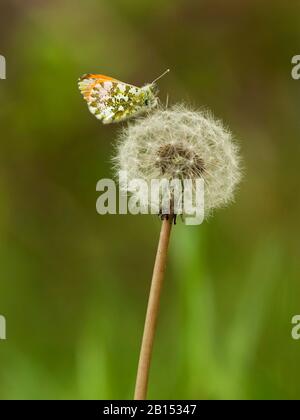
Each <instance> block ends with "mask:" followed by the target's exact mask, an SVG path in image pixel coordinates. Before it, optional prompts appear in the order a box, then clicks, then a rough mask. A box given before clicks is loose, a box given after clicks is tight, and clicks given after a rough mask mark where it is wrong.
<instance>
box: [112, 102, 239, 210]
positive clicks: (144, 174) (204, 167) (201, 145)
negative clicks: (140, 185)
mask: <svg viewBox="0 0 300 420" xmlns="http://www.w3.org/2000/svg"><path fill="white" fill-rule="evenodd" d="M114 162H115V169H116V170H117V171H126V172H127V177H128V180H129V181H131V180H134V179H143V180H145V181H146V182H147V183H148V184H149V185H150V183H151V180H153V179H168V180H169V181H171V180H173V179H181V180H184V179H192V180H195V179H198V178H202V179H203V180H204V211H205V216H208V215H209V214H210V213H211V211H212V210H213V209H216V208H219V207H222V206H225V205H227V204H228V203H229V202H231V201H232V199H233V197H234V191H235V188H236V186H237V184H238V183H239V181H240V179H241V169H240V157H239V148H238V146H237V144H236V143H235V141H234V139H233V137H232V134H231V132H230V131H229V130H228V129H227V128H225V127H224V125H223V124H222V122H221V121H219V120H216V119H215V118H213V116H212V115H211V114H210V113H209V112H207V111H193V110H190V109H189V108H187V107H186V106H185V105H176V106H174V107H172V108H169V109H160V108H158V109H156V110H155V111H153V112H152V113H149V114H148V115H147V116H145V117H144V118H140V119H137V120H136V121H135V122H131V123H129V125H128V126H127V127H125V128H123V130H122V131H121V133H120V136H119V141H118V144H117V153H116V156H115V158H114ZM121 188H122V185H121ZM134 193H135V192H134V191H132V194H133V195H134ZM147 199H148V197H145V202H146V201H147Z"/></svg>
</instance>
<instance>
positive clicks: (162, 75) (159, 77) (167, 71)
mask: <svg viewBox="0 0 300 420" xmlns="http://www.w3.org/2000/svg"><path fill="white" fill-rule="evenodd" d="M169 72H170V69H167V70H166V71H164V72H163V74H161V75H160V76H158V77H157V78H156V79H155V80H153V82H152V83H151V84H152V85H153V84H154V83H156V82H157V81H158V80H159V79H161V78H162V77H164V76H165V75H166V74H168V73H169Z"/></svg>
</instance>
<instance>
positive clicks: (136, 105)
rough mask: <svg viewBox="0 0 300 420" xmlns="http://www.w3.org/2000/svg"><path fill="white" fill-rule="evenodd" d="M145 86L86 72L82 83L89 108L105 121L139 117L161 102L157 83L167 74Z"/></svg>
mask: <svg viewBox="0 0 300 420" xmlns="http://www.w3.org/2000/svg"><path fill="white" fill-rule="evenodd" d="M168 72H169V70H166V71H165V72H164V73H163V74H162V75H161V76H159V77H158V78H157V79H155V80H154V81H153V82H152V83H149V84H147V85H145V86H143V87H137V86H133V85H130V84H128V83H124V82H121V81H120V80H117V79H114V78H112V77H108V76H104V75H102V74H85V75H84V76H82V77H81V78H80V79H79V81H78V87H79V90H80V91H81V93H82V95H83V97H84V99H85V100H86V102H87V104H88V108H89V110H90V112H91V113H92V114H94V115H95V117H96V118H98V119H99V120H100V121H102V123H103V124H110V123H113V122H119V121H123V120H126V119H128V118H131V117H135V116H137V115H139V114H141V113H143V112H146V111H147V110H150V109H151V108H154V107H155V106H157V105H158V97H157V92H156V85H155V83H156V82H157V81H158V80H159V79H160V78H161V77H163V76H164V75H165V74H167V73H168Z"/></svg>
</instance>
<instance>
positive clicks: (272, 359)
mask: <svg viewBox="0 0 300 420" xmlns="http://www.w3.org/2000/svg"><path fill="white" fill-rule="evenodd" d="M299 13H300V4H299V2H288V1H284V0H281V1H273V2H270V1H266V2H262V1H259V0H244V1H242V2H241V1H238V0H227V1H226V2H225V1H217V0H188V1H187V0H165V1H158V0H142V1H138V0H132V1H125V0H114V1H110V0H98V1H96V0H85V1H79V0H73V1H71V0H61V1H57V0H56V1H49V0H48V1H47V0H42V1H35V0H31V1H26V2H24V1H21V0H19V1H17V0H6V1H5V0H4V2H3V1H2V2H1V15H0V53H1V54H2V55H4V56H5V57H6V59H7V80H5V81H3V80H1V81H0V103H1V108H0V127H1V134H0V138H1V152H0V314H2V315H5V316H6V319H7V340H6V341H0V398H2V399H19V398H20V399H29V398H30V399H62V398H68V399H69V398H70V399H77V398H83V399H91V398H98V399H105V398H110V399H130V398H132V395H133V390H134V382H135V375H136V367H137V361H138V353H139V346H140V341H141V335H142V328H143V323H144V316H145V309H146V303H147V297H148V291H149V284H150V279H151V274H152V266H153V261H154V256H155V251H156V244H157V239H158V234H159V228H160V222H159V220H158V219H156V218H155V217H153V216H99V215H97V213H96V210H95V203H96V199H97V193H96V182H97V181H98V180H99V179H100V178H107V177H111V176H112V169H111V163H110V160H111V157H112V156H113V153H114V141H115V138H116V135H117V133H118V130H119V127H118V126H115V125H114V126H105V127H104V126H102V125H101V124H100V123H99V122H98V121H97V120H96V119H95V118H94V117H93V116H92V115H90V114H89V113H88V110H87V107H86V105H85V103H84V102H83V100H82V98H81V96H80V94H79V92H78V90H77V78H78V77H79V76H81V75H82V74H84V73H87V72H98V73H103V74H107V75H111V76H114V77H116V78H119V79H121V80H124V81H127V82H130V83H133V84H136V85H142V84H144V83H145V82H149V81H151V80H153V79H154V78H155V77H156V76H157V75H159V74H160V73H161V72H162V71H164V70H165V69H166V68H168V67H169V68H171V70H172V72H171V73H170V75H169V76H167V77H165V78H164V79H163V80H162V81H161V82H160V97H161V99H162V100H163V101H164V100H165V98H166V95H167V94H169V95H170V102H171V103H175V102H177V101H182V100H183V101H187V102H188V103H190V104H192V105H193V106H195V107H200V106H202V105H206V106H208V107H209V108H211V109H212V110H213V112H214V113H215V115H216V116H217V117H219V118H222V119H223V120H224V121H225V122H226V123H227V124H228V125H229V126H230V127H231V129H232V130H233V132H234V133H235V136H236V137H237V138H238V139H239V141H240V144H241V148H242V154H243V158H244V166H245V171H244V172H245V176H244V180H243V182H242V184H241V186H240V188H239V191H238V193H237V196H236V203H235V204H233V205H232V206H230V207H228V208H227V209H225V210H221V211H218V212H216V214H215V216H214V217H213V218H211V219H209V220H208V221H207V222H206V223H205V224H203V225H202V226H197V227H192V226H184V225H182V224H181V223H180V222H179V223H178V225H177V227H176V228H175V229H174V231H173V235H172V240H171V252H170V261H169V266H168V272H167V278H166V281H165V284H164V293H163V300H162V305H161V312H160V320H159V329H158V334H157V340H156V342H155V349H154V358H153V365H152V370H151V377H150V387H149V397H150V398H157V399H175V398H179V399H192V398H195V399H202V398H205V399H206V398H208V399H210V398H212V399H215V398H221V399H227V398H230V399H231V398H233V399H244V398H246V399H253V398H255V399H256V398H257V399H265V398H267V399H269V398H270V399H277V398H283V399H291V398H298V397H299V396H300V342H297V341H293V340H292V338H291V328H292V326H291V318H292V316H293V315H295V314H299V313H300V279H299V233H300V232H299V227H300V220H299V210H300V202H299V191H298V188H299V144H300V142H299V133H300V123H299V109H300V95H299V90H300V81H298V82H297V81H295V80H293V79H292V78H291V69H292V66H291V58H292V56H294V55H296V54H300V29H299Z"/></svg>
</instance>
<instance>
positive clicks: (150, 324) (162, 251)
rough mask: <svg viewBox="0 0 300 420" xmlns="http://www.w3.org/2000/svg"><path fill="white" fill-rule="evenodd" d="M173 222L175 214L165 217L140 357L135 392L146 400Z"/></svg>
mask: <svg viewBox="0 0 300 420" xmlns="http://www.w3.org/2000/svg"><path fill="white" fill-rule="evenodd" d="M172 224H173V216H170V217H164V218H163V221H162V226H161V232H160V238H159V243H158V248H157V254H156V259H155V265H154V270H153V276H152V282H151V289H150V295H149V301H148V308H147V314H146V320H145V326H144V334H143V340H142V346H141V351H140V359H139V366H138V372H137V378H136V385H135V393H134V399H135V400H145V399H146V397H147V387H148V377H149V369H150V363H151V356H152V349H153V341H154V336H155V330H156V323H157V317H158V311H159V302H160V295H161V288H162V283H163V279H164V274H165V269H166V260H167V254H168V245H169V240H170V234H171V229H172Z"/></svg>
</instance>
